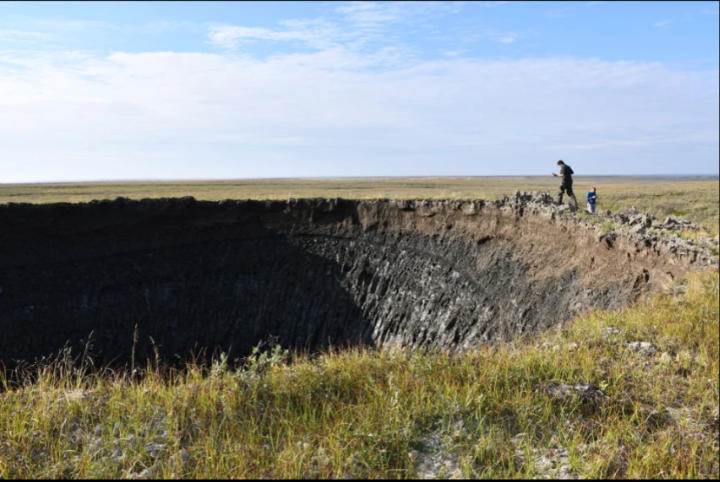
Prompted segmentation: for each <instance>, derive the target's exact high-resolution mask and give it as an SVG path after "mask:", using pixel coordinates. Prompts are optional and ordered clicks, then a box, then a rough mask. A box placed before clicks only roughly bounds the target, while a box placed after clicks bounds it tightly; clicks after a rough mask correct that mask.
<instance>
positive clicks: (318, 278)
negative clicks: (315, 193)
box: [0, 198, 685, 367]
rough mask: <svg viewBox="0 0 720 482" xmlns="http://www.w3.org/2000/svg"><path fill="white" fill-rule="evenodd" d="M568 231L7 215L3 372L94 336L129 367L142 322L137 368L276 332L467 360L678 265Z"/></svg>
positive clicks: (395, 205) (619, 297)
mask: <svg viewBox="0 0 720 482" xmlns="http://www.w3.org/2000/svg"><path fill="white" fill-rule="evenodd" d="M573 229H574V227H573V226H567V225H565V224H563V222H562V221H560V220H556V219H546V218H544V217H542V216H541V214H539V213H530V212H528V210H527V209H526V208H508V207H507V206H502V205H500V204H498V203H483V202H481V201H479V202H473V203H471V204H468V203H464V204H463V203H462V202H444V201H435V202H427V201H426V202H422V203H421V202H417V203H416V202H412V203H408V202H402V201H401V202H396V201H384V200H381V201H347V200H324V199H316V200H299V201H289V202H285V201H283V202H280V201H277V202H275V201H272V202H271V201H267V202H261V201H223V202H220V203H217V202H200V201H195V200H193V199H192V198H183V199H161V200H142V201H130V200H126V199H118V200H115V201H101V202H92V203H87V204H53V205H27V204H23V205H19V204H9V205H2V206H0V363H3V364H5V365H6V366H8V367H12V366H14V365H15V364H16V363H17V361H18V360H28V361H32V360H35V359H37V358H40V357H43V356H48V355H50V354H52V353H55V352H57V351H58V350H60V349H61V348H63V347H64V346H66V345H68V346H71V347H72V348H73V352H75V353H78V352H80V351H82V349H83V347H84V343H85V342H86V341H87V340H88V336H89V335H90V333H91V332H92V352H93V355H94V357H95V359H96V362H97V363H103V364H104V363H124V362H126V361H127V360H128V359H129V357H130V353H131V347H132V344H133V332H134V330H135V326H136V325H137V329H138V332H139V339H138V343H137V346H136V357H137V359H139V360H143V361H144V360H145V358H146V357H152V356H153V352H152V344H151V338H152V340H154V343H155V344H156V345H157V346H158V347H159V351H160V353H161V355H162V356H163V357H164V358H165V359H166V360H168V361H172V360H177V357H176V355H177V356H179V357H181V358H185V357H187V356H188V355H189V354H190V353H191V352H195V353H198V352H199V351H200V349H205V350H206V352H209V353H212V352H213V351H216V350H223V351H225V352H228V351H229V352H230V355H231V357H240V356H245V355H247V354H248V353H249V352H250V350H251V349H252V347H253V346H255V345H257V344H258V343H259V342H261V341H265V340H268V339H269V338H270V337H275V338H276V339H277V340H278V341H279V342H280V343H281V344H282V345H284V346H286V347H292V348H297V349H305V350H316V349H319V348H325V347H329V346H347V345H355V344H360V343H362V344H367V345H380V344H387V343H397V344H402V345H413V346H422V347H430V348H440V349H448V350H457V349H460V348H463V347H473V346H478V345H480V344H483V343H491V342H493V341H495V340H498V339H508V338H512V337H513V336H517V335H520V334H523V333H528V332H532V331H535V330H540V329H544V328H547V327H550V326H553V325H557V324H558V323H562V322H564V321H567V320H569V319H571V318H572V317H573V316H575V315H576V314H578V313H581V312H584V311H587V310H589V309H593V308H617V307H620V306H623V305H624V304H627V303H630V302H632V301H634V300H635V299H637V298H638V297H639V296H641V295H643V294H644V293H645V292H649V291H651V290H652V289H653V281H655V280H658V279H659V277H660V276H661V274H663V273H669V271H668V270H670V271H674V272H675V275H678V274H680V273H681V272H682V270H683V269H685V264H683V262H673V263H666V262H665V261H664V259H665V258H664V257H663V256H665V254H664V253H660V252H657V253H647V252H643V251H642V250H641V249H640V248H638V247H633V246H632V245H630V244H628V245H627V246H624V245H623V244H622V243H619V242H615V243H614V244H612V245H611V244H609V243H606V244H598V242H597V239H596V237H595V235H594V234H593V233H589V232H587V233H586V232H584V231H581V230H577V233H574V232H573ZM544 230H545V231H544ZM559 239H561V241H558V240H559ZM543 240H545V241H543ZM646 251H647V250H646ZM628 253H632V256H631V255H629V254H628ZM668 266H669V267H668ZM598 276H600V277H601V278H602V279H597V277H598Z"/></svg>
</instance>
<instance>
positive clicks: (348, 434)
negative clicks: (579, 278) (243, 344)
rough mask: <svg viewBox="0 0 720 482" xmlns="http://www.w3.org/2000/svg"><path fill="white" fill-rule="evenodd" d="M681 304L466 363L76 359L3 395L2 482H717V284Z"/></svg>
mask: <svg viewBox="0 0 720 482" xmlns="http://www.w3.org/2000/svg"><path fill="white" fill-rule="evenodd" d="M685 289H686V292H685V294H683V295H681V296H679V297H678V296H671V295H668V296H663V297H656V298H654V299H652V300H650V301H648V302H647V303H645V304H641V305H636V306H633V307H630V308H627V309H625V310H623V311H620V312H595V313H591V314H589V315H586V316H584V317H581V318H578V319H577V320H575V321H574V322H573V323H572V324H571V325H569V326H568V327H567V328H566V329H564V330H551V331H549V332H546V333H543V334H539V335H537V336H536V337H535V338H533V339H524V340H518V341H515V342H511V343H504V344H498V345H495V346H481V347H477V349H476V350H474V351H471V352H467V353H464V354H460V355H454V356H453V355H450V354H444V353H440V352H432V351H420V350H408V349H400V348H397V349H386V350H374V349H361V348H354V349H347V350H342V351H332V352H327V353H324V354H321V355H319V356H309V355H302V354H292V355H290V354H287V353H286V352H283V351H282V350H279V349H275V350H274V351H271V352H265V353H263V354H260V353H259V352H258V353H255V354H254V355H253V356H251V357H250V358H249V359H248V360H245V362H244V364H242V365H241V366H240V367H238V368H236V367H235V366H234V365H233V364H232V363H229V361H228V360H227V359H225V358H224V357H222V356H218V357H217V358H216V360H215V362H214V363H213V365H212V366H209V367H208V366H206V367H203V366H198V365H189V366H188V367H186V368H184V369H182V370H175V369H169V368H165V367H162V366H157V365H156V364H155V363H154V362H153V361H148V362H147V366H146V368H145V369H143V370H140V371H139V373H136V374H135V376H131V375H130V374H129V373H127V372H113V371H110V370H101V369H95V368H94V367H93V366H92V365H91V364H90V363H85V364H84V365H82V366H81V367H79V368H78V367H77V366H76V365H73V363H72V361H71V360H69V358H68V356H67V354H65V356H64V357H61V358H59V359H58V360H55V361H52V362H47V363H45V364H43V365H41V366H35V367H32V368H26V369H25V371H23V373H22V374H17V373H16V374H15V377H14V378H13V377H12V376H8V377H6V378H2V379H0V386H2V390H3V393H2V394H1V395H0V477H3V478H46V477H51V478H56V477H63V478H65V477H68V478H87V477H163V478H175V477H184V478H187V477H193V478H196V477H197V478H205V477H233V478H235V477H237V478H245V477H253V478H256V477H283V478H287V477H293V478H294V477H323V478H336V477H348V476H352V477H363V478H385V477H389V478H408V477H416V476H420V475H424V474H425V473H430V474H433V475H436V476H456V477H457V476H459V477H487V478H489V477H503V478H507V477H534V476H556V475H558V473H559V472H558V471H565V472H566V473H569V474H570V475H575V476H582V477H588V478H605V477H609V478H651V477H652V478H697V477H710V478H717V477H718V476H719V475H720V472H719V471H718V372H719V366H718V364H719V359H720V354H719V352H718V336H717V334H718V317H719V312H718V274H717V272H711V273H704V274H701V275H697V276H694V277H692V278H690V279H689V281H688V282H687V284H686V286H685ZM634 341H643V342H649V343H651V344H652V346H653V350H655V351H654V352H653V351H652V350H651V351H650V352H648V353H642V352H637V351H633V350H631V349H630V348H629V347H628V346H627V345H626V344H627V343H628V342H634ZM553 383H554V384H555V385H553ZM557 384H568V385H573V384H590V385H592V386H593V387H595V388H598V389H599V390H601V391H602V392H603V394H604V395H606V397H605V396H602V394H600V395H597V396H595V397H594V398H593V397H588V396H584V395H582V394H581V393H580V392H578V395H572V393H571V394H570V395H568V396H566V397H564V398H563V397H558V396H552V395H551V394H550V390H548V388H549V387H552V386H556V385H557ZM590 390H591V392H592V391H593V390H594V388H591V389H590ZM571 392H572V390H571ZM593 393H597V392H593ZM433 462H434V465H435V466H433ZM553 464H555V468H554V469H553V468H552V467H553Z"/></svg>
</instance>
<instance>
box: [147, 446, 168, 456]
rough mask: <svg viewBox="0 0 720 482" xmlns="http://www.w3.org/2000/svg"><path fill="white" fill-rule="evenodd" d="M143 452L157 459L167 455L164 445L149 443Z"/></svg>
mask: <svg viewBox="0 0 720 482" xmlns="http://www.w3.org/2000/svg"><path fill="white" fill-rule="evenodd" d="M145 451H146V452H147V453H148V455H150V457H152V458H157V457H160V456H162V455H165V454H166V453H167V449H166V448H165V444H158V443H149V444H146V445H145Z"/></svg>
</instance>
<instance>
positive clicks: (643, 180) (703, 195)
mask: <svg viewBox="0 0 720 482" xmlns="http://www.w3.org/2000/svg"><path fill="white" fill-rule="evenodd" d="M558 185H559V180H558V179H555V178H553V177H552V176H550V175H548V176H512V177H510V176H508V177H404V178H400V177H398V178H393V177H378V178H304V179H239V180H222V181H140V182H86V183H43V184H0V204H2V203H9V202H14V203H23V202H26V203H53V202H72V203H74V202H88V201H92V200H96V199H97V200H101V199H115V198H117V197H119V196H122V197H128V198H131V199H142V198H162V197H183V196H193V197H194V198H196V199H200V200H209V201H219V200H222V199H289V198H311V197H327V198H335V197H341V198H346V199H378V198H389V199H498V198H501V197H502V196H503V195H505V194H507V195H511V194H512V193H513V192H515V191H516V190H521V191H533V190H549V191H550V192H551V193H552V194H553V195H555V194H556V191H557V187H558ZM592 186H595V187H596V188H597V190H598V196H599V204H598V206H599V208H600V209H609V210H611V211H614V212H622V211H627V210H630V209H632V207H635V208H636V209H637V210H638V211H643V212H649V213H651V214H654V215H655V216H657V217H659V218H660V217H664V216H668V215H674V216H682V217H686V218H687V219H690V220H691V221H694V222H697V223H701V224H703V225H705V226H706V227H707V229H708V231H709V232H710V233H713V234H714V235H717V231H718V218H719V217H720V209H719V208H718V205H719V202H720V194H719V192H720V182H719V180H718V177H717V176H704V177H703V176H688V177H640V176H627V177H621V176H576V179H575V186H574V187H575V192H576V195H577V197H578V200H579V201H580V202H581V204H584V202H583V200H584V196H585V193H586V192H587V191H588V190H589V188H590V187H592Z"/></svg>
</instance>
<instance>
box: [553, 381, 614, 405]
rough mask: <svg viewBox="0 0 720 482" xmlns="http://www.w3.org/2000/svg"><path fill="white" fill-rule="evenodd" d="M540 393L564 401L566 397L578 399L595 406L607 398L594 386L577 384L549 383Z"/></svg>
mask: <svg viewBox="0 0 720 482" xmlns="http://www.w3.org/2000/svg"><path fill="white" fill-rule="evenodd" d="M540 391H543V392H545V393H547V394H548V395H549V396H551V397H552V398H556V399H564V398H568V397H580V398H582V399H583V400H584V401H588V402H591V403H593V404H597V403H599V402H601V401H603V400H604V399H605V398H607V395H605V394H604V393H603V392H602V391H601V390H600V389H599V388H597V387H595V386H594V385H588V384H582V383H578V384H575V385H568V384H565V383H558V382H549V383H548V384H547V385H545V386H544V387H542V388H541V389H540Z"/></svg>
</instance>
